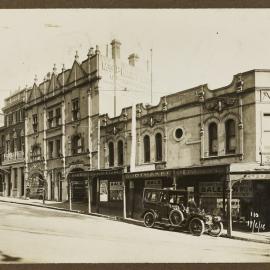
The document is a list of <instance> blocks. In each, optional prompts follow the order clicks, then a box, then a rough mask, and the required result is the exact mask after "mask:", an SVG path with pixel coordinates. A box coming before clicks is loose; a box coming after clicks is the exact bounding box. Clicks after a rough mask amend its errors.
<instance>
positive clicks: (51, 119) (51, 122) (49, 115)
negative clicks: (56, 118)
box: [48, 110, 53, 128]
mask: <svg viewBox="0 0 270 270" xmlns="http://www.w3.org/2000/svg"><path fill="white" fill-rule="evenodd" d="M52 127H53V110H51V111H49V112H48V128H52Z"/></svg>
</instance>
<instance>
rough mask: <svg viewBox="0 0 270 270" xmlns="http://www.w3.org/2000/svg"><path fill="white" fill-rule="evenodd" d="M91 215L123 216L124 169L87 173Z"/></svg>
mask: <svg viewBox="0 0 270 270" xmlns="http://www.w3.org/2000/svg"><path fill="white" fill-rule="evenodd" d="M89 177H90V179H91V209H92V212H93V213H100V214H103V215H110V216H117V217H123V216H124V213H123V212H124V181H123V177H124V168H122V167H121V168H113V169H102V170H95V171H89Z"/></svg>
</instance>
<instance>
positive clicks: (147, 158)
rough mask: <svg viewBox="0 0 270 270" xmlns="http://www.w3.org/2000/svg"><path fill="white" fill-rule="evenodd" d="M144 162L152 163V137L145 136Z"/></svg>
mask: <svg viewBox="0 0 270 270" xmlns="http://www.w3.org/2000/svg"><path fill="white" fill-rule="evenodd" d="M143 146H144V162H150V137H149V136H148V135H145V136H144V138H143Z"/></svg>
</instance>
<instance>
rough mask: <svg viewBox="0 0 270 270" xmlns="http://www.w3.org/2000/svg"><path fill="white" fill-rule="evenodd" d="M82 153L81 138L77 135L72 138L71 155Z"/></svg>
mask: <svg viewBox="0 0 270 270" xmlns="http://www.w3.org/2000/svg"><path fill="white" fill-rule="evenodd" d="M81 153H82V138H81V136H79V135H75V136H73V138H72V154H73V155H74V154H81Z"/></svg>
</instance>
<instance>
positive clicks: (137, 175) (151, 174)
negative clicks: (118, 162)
mask: <svg viewBox="0 0 270 270" xmlns="http://www.w3.org/2000/svg"><path fill="white" fill-rule="evenodd" d="M125 176H126V179H134V178H156V177H168V176H172V171H167V170H166V171H151V172H138V173H127V174H126V175H125Z"/></svg>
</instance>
